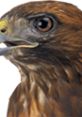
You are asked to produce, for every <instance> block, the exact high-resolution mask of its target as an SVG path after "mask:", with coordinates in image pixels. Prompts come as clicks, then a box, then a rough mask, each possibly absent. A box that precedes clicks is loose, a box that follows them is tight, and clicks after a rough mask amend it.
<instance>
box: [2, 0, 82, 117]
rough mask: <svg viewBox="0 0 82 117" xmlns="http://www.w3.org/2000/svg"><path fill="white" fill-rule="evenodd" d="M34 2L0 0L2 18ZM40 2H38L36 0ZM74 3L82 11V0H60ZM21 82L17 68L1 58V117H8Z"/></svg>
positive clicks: (26, 0)
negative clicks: (13, 97) (8, 108)
mask: <svg viewBox="0 0 82 117" xmlns="http://www.w3.org/2000/svg"><path fill="white" fill-rule="evenodd" d="M28 1H33V0H0V16H2V15H3V14H4V13H5V12H7V11H8V10H10V9H11V8H12V7H14V6H16V5H18V4H21V3H25V2H28ZM36 1H38V0H36ZM60 1H66V2H69V3H73V4H75V5H77V6H78V7H79V8H80V9H82V5H81V4H82V0H60ZM19 82H20V75H19V72H18V70H17V68H16V67H15V66H14V65H12V64H11V63H10V62H9V61H8V60H6V59H5V58H4V57H0V116H1V117H6V112H7V106H8V100H9V97H10V95H11V94H12V92H13V90H14V89H15V87H16V86H17V84H18V83H19Z"/></svg>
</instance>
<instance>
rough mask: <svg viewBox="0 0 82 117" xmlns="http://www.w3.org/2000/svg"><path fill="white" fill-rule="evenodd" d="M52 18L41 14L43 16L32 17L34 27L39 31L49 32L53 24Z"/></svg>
mask: <svg viewBox="0 0 82 117" xmlns="http://www.w3.org/2000/svg"><path fill="white" fill-rule="evenodd" d="M53 20H54V19H53V18H52V17H49V16H43V17H38V18H36V19H34V22H33V24H34V27H35V29H37V30H38V31H39V32H42V33H45V32H49V31H50V30H51V29H52V28H53V25H54V21H53Z"/></svg>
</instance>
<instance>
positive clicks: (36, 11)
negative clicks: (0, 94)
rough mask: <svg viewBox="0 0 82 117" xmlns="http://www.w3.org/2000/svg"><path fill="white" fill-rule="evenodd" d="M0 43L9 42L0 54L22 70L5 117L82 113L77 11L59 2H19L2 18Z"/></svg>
mask: <svg viewBox="0 0 82 117" xmlns="http://www.w3.org/2000/svg"><path fill="white" fill-rule="evenodd" d="M0 42H1V43H2V42H3V43H5V44H6V45H7V47H6V48H3V49H0V55H4V56H5V57H6V58H7V59H9V60H10V61H11V62H12V63H13V64H15V65H16V66H17V68H18V69H19V72H20V74H21V83H20V84H19V85H18V86H17V88H16V89H15V91H14V92H13V94H12V95H11V97H10V101H9V108H8V113H7V117H82V11H81V10H79V9H78V8H77V7H76V6H74V5H71V4H69V3H64V2H58V1H38V2H30V3H25V4H22V5H20V6H17V7H15V8H13V9H12V10H10V11H9V12H8V13H6V14H5V15H3V16H2V17H1V19H0ZM13 74H14V73H13ZM11 78H12V77H11Z"/></svg>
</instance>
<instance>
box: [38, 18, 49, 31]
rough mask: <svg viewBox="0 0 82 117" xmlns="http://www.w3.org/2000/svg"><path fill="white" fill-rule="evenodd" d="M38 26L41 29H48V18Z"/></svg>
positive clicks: (39, 22) (42, 20) (41, 20)
mask: <svg viewBox="0 0 82 117" xmlns="http://www.w3.org/2000/svg"><path fill="white" fill-rule="evenodd" d="M37 25H38V27H39V28H41V29H44V28H47V26H48V18H44V19H40V20H39V21H38V24H37Z"/></svg>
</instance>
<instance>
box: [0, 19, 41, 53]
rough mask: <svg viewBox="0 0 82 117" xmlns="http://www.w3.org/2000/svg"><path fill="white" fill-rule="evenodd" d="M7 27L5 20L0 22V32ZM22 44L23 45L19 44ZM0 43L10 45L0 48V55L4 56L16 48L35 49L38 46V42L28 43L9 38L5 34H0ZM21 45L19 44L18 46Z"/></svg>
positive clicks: (23, 40) (16, 38)
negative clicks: (9, 44)
mask: <svg viewBox="0 0 82 117" xmlns="http://www.w3.org/2000/svg"><path fill="white" fill-rule="evenodd" d="M6 25H8V23H7V21H6V20H1V21H0V30H3V29H5V27H7V26H6ZM21 42H23V43H21ZM0 43H11V46H9V47H8V46H7V47H5V48H0V55H4V54H6V53H7V52H9V51H10V50H12V49H17V48H35V47H38V46H39V43H38V42H30V41H28V39H27V40H25V39H22V38H18V37H11V36H8V35H7V34H3V33H0ZM20 43H21V44H20Z"/></svg>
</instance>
